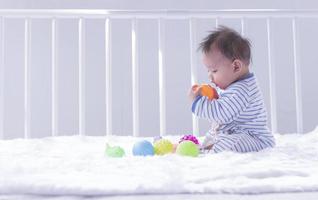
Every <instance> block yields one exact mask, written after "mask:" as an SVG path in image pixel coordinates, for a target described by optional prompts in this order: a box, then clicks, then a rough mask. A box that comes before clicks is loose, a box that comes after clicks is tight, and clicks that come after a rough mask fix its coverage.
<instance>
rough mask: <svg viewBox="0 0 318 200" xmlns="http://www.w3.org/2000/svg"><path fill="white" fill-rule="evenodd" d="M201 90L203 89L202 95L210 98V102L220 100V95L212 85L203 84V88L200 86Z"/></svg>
mask: <svg viewBox="0 0 318 200" xmlns="http://www.w3.org/2000/svg"><path fill="white" fill-rule="evenodd" d="M199 88H200V89H201V95H202V96H206V97H208V98H209V100H212V99H217V98H219V95H218V93H217V91H216V89H215V88H213V87H212V86H211V85H209V84H202V85H201V86H199Z"/></svg>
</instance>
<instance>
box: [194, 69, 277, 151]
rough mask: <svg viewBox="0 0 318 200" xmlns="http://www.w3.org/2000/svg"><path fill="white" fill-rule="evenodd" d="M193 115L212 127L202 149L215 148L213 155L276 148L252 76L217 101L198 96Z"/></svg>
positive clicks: (235, 83)
mask: <svg viewBox="0 0 318 200" xmlns="http://www.w3.org/2000/svg"><path fill="white" fill-rule="evenodd" d="M192 112H193V113H194V114H195V115H197V116H198V117H200V118H203V119H206V120H209V121H210V122H211V123H212V127H211V129H210V130H209V131H208V133H207V137H206V140H205V141H204V144H203V145H208V144H209V143H211V144H213V147H212V151H213V152H216V153H217V152H221V151H226V150H229V151H236V152H251V151H260V150H262V149H264V148H267V147H273V146H275V140H274V137H273V135H272V134H271V132H270V131H269V129H268V127H267V114H266V109H265V105H264V100H263V97H262V94H261V91H260V88H259V86H258V84H257V81H256V78H255V76H254V74H252V73H250V74H248V75H247V76H246V77H244V78H243V79H241V80H238V81H236V82H234V83H232V84H231V85H230V86H229V87H228V88H227V89H226V90H224V91H223V92H222V93H221V94H219V98H218V99H215V100H209V99H208V98H207V97H205V96H198V97H197V98H196V99H195V101H194V102H193V104H192Z"/></svg>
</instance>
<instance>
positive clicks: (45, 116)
mask: <svg viewBox="0 0 318 200" xmlns="http://www.w3.org/2000/svg"><path fill="white" fill-rule="evenodd" d="M0 8H1V9H5V8H7V9H26V8H30V9H31V8H32V9H33V8H35V9H37V8H49V9H51V8H52V9H53V8H56V9H62V8H95V9H128V10H129V9H173V10H175V9H239V8H277V9H279V8H280V9H302V8H303V9H305V8H307V9H317V8H318V4H317V3H316V2H315V1H262V2H256V1H235V0H232V1H229V0H228V1H207V0H206V1H203V0H201V1H168V0H165V1H146V0H145V1H128V0H127V1H123V0H122V1H118V0H117V1H114V0H112V1H92V0H91V1H61V0H59V1H57V0H54V1H53V0H51V1H35V0H33V1H17V0H15V1H9V0H8V1H0ZM31 23H32V27H31V29H32V30H31V34H32V36H31V65H30V77H31V82H30V84H31V96H30V101H31V137H43V136H49V135H50V134H51V74H50V73H51V47H50V44H51V43H50V42H51V29H50V28H51V27H50V20H48V19H46V20H32V21H31ZM77 24H78V22H77V20H75V19H60V20H58V42H57V46H58V55H57V57H58V60H57V62H58V63H57V64H58V68H57V71H58V77H59V81H58V134H59V135H73V134H78V105H79V102H78V50H77V48H78V32H77V31H78V27H77ZM85 24H86V29H85V30H86V32H85V34H86V37H85V38H86V50H85V51H86V57H85V60H86V62H85V67H86V76H85V77H86V90H85V91H86V95H87V97H86V133H87V134H88V135H105V131H106V126H105V121H106V118H105V112H106V107H105V60H104V55H105V52H104V43H105V42H104V32H103V31H104V27H103V26H104V21H103V20H93V19H90V20H86V21H85ZM219 24H224V25H227V26H230V27H232V28H234V29H236V30H237V31H239V32H240V31H241V25H240V21H239V20H238V19H222V16H220V18H219ZM138 25H139V27H138V33H139V35H138V38H139V43H138V45H139V50H140V52H139V62H140V63H139V64H140V65H139V67H140V74H139V77H140V94H141V95H140V121H141V123H140V135H141V136H152V135H158V134H159V79H158V32H157V31H158V24H157V20H138ZM271 25H272V27H271V28H272V29H271V30H272V36H273V45H274V46H273V49H272V51H273V54H274V57H273V58H274V60H275V63H274V68H275V73H276V79H275V81H276V84H277V85H276V100H277V118H278V119H277V124H278V132H280V133H290V132H296V111H295V109H296V101H295V87H294V68H293V67H294V66H293V43H292V28H291V20H290V19H287V18H275V19H273V20H272V21H271ZM23 26H24V24H23V20H19V19H5V24H4V27H5V31H4V34H5V43H4V50H5V51H4V55H5V59H4V66H5V67H4V68H3V69H2V71H3V77H4V80H3V83H4V85H3V88H4V91H3V96H2V97H1V98H3V102H4V110H3V111H2V114H3V117H4V138H15V137H23V133H24V130H23V129H24V124H23V123H24V118H23V116H24V107H23V106H24V103H23V100H24V99H23V94H24V93H23V91H24V85H23V84H24V82H23V76H24V74H23V67H24V65H23V59H24V58H23V56H24V54H23V50H24V46H23V45H24V43H23V39H24V30H23ZM214 27H215V19H202V20H197V27H196V29H195V30H196V35H197V37H196V40H197V43H199V42H200V41H201V40H202V38H203V37H204V36H205V35H206V34H207V31H209V30H213V28H214ZM298 27H299V49H298V52H300V67H301V70H302V71H301V73H302V76H301V78H302V96H303V99H302V101H303V104H302V105H303V117H304V118H303V119H304V129H305V130H304V131H305V132H308V131H310V130H312V129H314V127H315V126H316V125H317V122H318V121H317V114H318V107H317V105H316V103H317V102H318V95H317V89H316V88H317V86H318V79H317V78H316V74H317V72H318V70H317V66H316V65H317V61H318V58H317V56H316V52H317V51H316V49H317V48H316V47H317V44H318V41H317V38H316V36H317V35H318V19H306V20H305V19H299V21H298ZM266 31H267V30H266V19H245V30H244V32H245V35H246V36H247V37H248V38H249V39H250V40H251V42H252V48H253V50H252V54H253V63H252V66H251V70H252V71H253V72H255V74H256V76H257V77H258V79H259V82H260V86H261V88H262V91H263V93H264V98H265V101H266V106H267V108H268V114H269V118H270V114H271V113H270V109H269V108H270V96H269V94H270V90H269V71H268V54H267V48H268V45H267V32H266ZM112 36H113V37H112V45H113V46H112V80H113V82H112V84H113V88H112V89H113V95H112V101H113V115H112V116H113V134H116V135H131V134H132V86H131V85H132V76H131V73H132V68H131V22H130V21H129V20H119V19H117V20H113V21H112ZM165 38H166V41H165V47H166V48H165V53H166V54H165V58H166V65H165V67H166V68H165V69H166V74H165V76H166V78H167V80H166V81H167V82H166V86H167V88H166V92H167V95H166V96H167V112H166V113H167V116H166V117H167V122H166V123H167V134H188V133H191V131H192V121H191V104H190V102H189V101H188V99H187V91H188V88H189V87H190V86H191V81H190V77H191V76H190V42H189V23H188V21H187V20H167V21H166V32H165ZM196 63H197V66H196V67H197V70H198V78H199V82H200V83H203V82H207V81H208V80H207V77H206V70H205V68H204V67H203V66H202V64H201V63H200V54H199V53H197V61H196ZM269 125H270V121H269ZM207 129H208V124H207V123H206V122H203V121H202V122H200V133H201V135H203V134H204V132H205V131H206V130H207Z"/></svg>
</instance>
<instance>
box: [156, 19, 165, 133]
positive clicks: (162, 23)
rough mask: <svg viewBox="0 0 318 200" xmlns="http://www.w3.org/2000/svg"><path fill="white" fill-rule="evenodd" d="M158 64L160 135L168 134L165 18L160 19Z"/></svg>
mask: <svg viewBox="0 0 318 200" xmlns="http://www.w3.org/2000/svg"><path fill="white" fill-rule="evenodd" d="M158 34H159V35H158V36H159V38H158V42H159V50H158V56H159V59H158V64H159V102H160V103H159V104H160V108H159V113H160V135H161V136H163V135H165V134H166V78H165V56H164V55H165V45H164V44H165V20H164V19H162V18H160V19H159V20H158Z"/></svg>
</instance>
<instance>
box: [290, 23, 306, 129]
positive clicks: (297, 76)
mask: <svg viewBox="0 0 318 200" xmlns="http://www.w3.org/2000/svg"><path fill="white" fill-rule="evenodd" d="M292 29H293V54H294V55H293V57H294V74H295V94H296V113H297V114H296V115H297V116H296V118H297V133H303V132H304V129H303V108H302V91H301V90H302V89H301V88H302V87H301V70H300V64H299V53H298V52H297V48H298V46H297V42H298V32H297V30H298V29H297V24H296V18H293V19H292Z"/></svg>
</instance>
